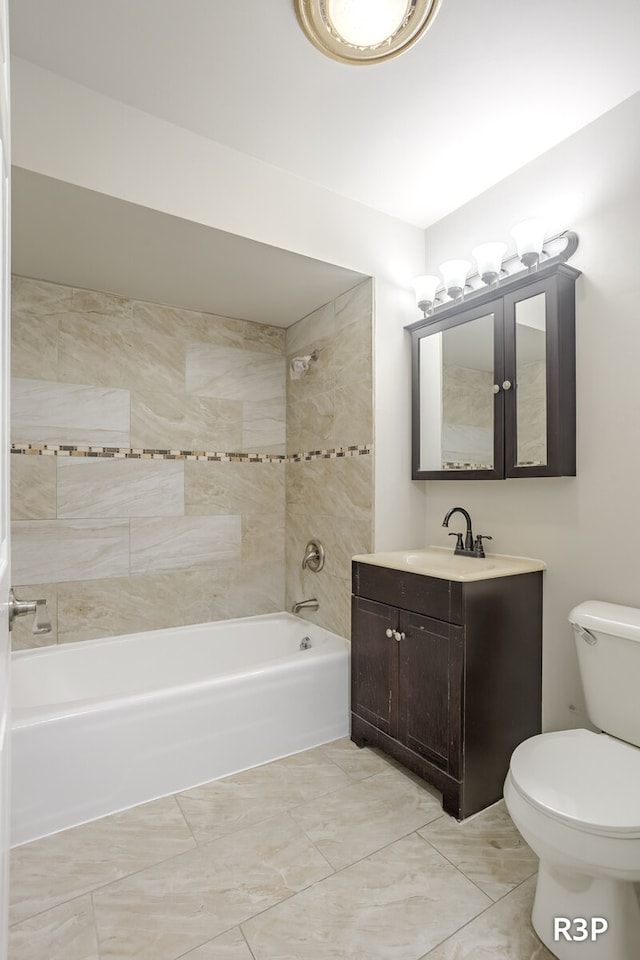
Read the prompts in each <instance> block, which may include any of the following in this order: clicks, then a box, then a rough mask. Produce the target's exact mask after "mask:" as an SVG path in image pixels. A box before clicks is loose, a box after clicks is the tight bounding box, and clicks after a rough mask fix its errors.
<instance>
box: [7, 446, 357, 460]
mask: <svg viewBox="0 0 640 960" xmlns="http://www.w3.org/2000/svg"><path fill="white" fill-rule="evenodd" d="M11 453H14V454H18V455H24V456H36V457H103V458H111V459H117V460H211V461H215V462H219V463H301V462H303V461H305V462H306V461H310V460H338V459H341V458H343V457H362V456H368V455H369V454H371V453H373V444H371V443H365V444H353V445H352V446H348V447H337V448H332V449H326V450H310V451H305V452H303V453H289V454H284V453H282V454H280V453H228V452H225V453H219V452H211V451H206V450H163V449H150V448H146V447H99V446H98V447H94V446H74V445H72V444H66V443H58V444H56V443H12V444H11Z"/></svg>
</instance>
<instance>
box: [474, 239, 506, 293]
mask: <svg viewBox="0 0 640 960" xmlns="http://www.w3.org/2000/svg"><path fill="white" fill-rule="evenodd" d="M506 252H507V245H506V243H481V244H480V246H479V247H475V248H474V249H473V251H472V253H473V258H474V260H475V261H476V263H477V265H478V275H479V276H480V279H481V280H482V282H483V283H486V284H489V285H491V284H492V283H495V282H496V280H497V279H498V278H499V276H500V271H501V270H502V259H503V257H504V255H505V253H506Z"/></svg>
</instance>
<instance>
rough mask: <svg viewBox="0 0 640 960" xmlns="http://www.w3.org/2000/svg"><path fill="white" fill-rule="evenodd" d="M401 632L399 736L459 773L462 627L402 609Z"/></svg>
mask: <svg viewBox="0 0 640 960" xmlns="http://www.w3.org/2000/svg"><path fill="white" fill-rule="evenodd" d="M399 633H400V637H401V639H400V642H399V643H398V653H399V664H398V739H399V740H400V741H401V743H404V744H406V746H407V747H409V749H410V750H413V751H414V753H417V754H419V755H420V756H421V757H424V758H425V759H426V760H428V761H430V762H431V763H433V764H435V765H436V766H437V767H439V768H440V769H442V770H444V771H446V772H447V773H449V774H450V775H451V776H453V777H456V778H457V777H459V776H460V735H461V718H462V702H463V695H462V686H463V636H464V631H463V628H462V627H459V626H454V625H453V624H449V623H445V622H443V621H440V620H432V619H431V618H429V617H423V616H420V615H419V614H415V613H408V612H406V611H401V614H400V628H399Z"/></svg>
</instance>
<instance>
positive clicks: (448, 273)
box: [440, 260, 471, 300]
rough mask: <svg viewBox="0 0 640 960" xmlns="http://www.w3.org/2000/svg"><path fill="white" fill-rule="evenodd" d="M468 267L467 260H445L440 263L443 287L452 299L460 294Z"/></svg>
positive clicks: (469, 266)
mask: <svg viewBox="0 0 640 960" xmlns="http://www.w3.org/2000/svg"><path fill="white" fill-rule="evenodd" d="M470 269H471V264H470V263H469V261H468V260H445V262H444V263H441V264H440V273H441V274H442V278H443V280H444V288H445V290H446V291H447V295H448V296H450V297H451V299H452V300H457V299H458V297H461V296H462V294H463V292H464V288H465V285H466V282H467V274H468V273H469V270H470Z"/></svg>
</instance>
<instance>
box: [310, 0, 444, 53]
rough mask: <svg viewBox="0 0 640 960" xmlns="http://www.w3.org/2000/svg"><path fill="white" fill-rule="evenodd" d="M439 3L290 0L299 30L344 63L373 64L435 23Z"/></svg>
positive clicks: (438, 0) (402, 48)
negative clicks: (293, 6) (294, 10)
mask: <svg viewBox="0 0 640 960" xmlns="http://www.w3.org/2000/svg"><path fill="white" fill-rule="evenodd" d="M441 2H442V0H294V5H295V9H296V14H297V17H298V20H299V22H300V26H301V27H302V29H303V30H304V32H305V33H306V35H307V37H308V38H309V40H310V41H311V43H313V45H314V46H315V47H317V48H318V50H320V51H321V52H322V53H324V54H326V56H328V57H332V58H333V59H334V60H340V61H341V62H342V63H377V62H378V61H380V60H388V59H389V58H390V57H396V56H397V55H398V54H399V53H403V52H404V51H405V50H407V49H408V48H409V47H410V46H411V45H412V44H414V43H415V42H416V40H419V39H420V37H421V36H422V34H423V33H425V32H426V31H427V30H428V28H429V27H430V26H431V24H432V23H433V20H434V19H435V16H436V14H437V12H438V10H439V8H440V4H441Z"/></svg>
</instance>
